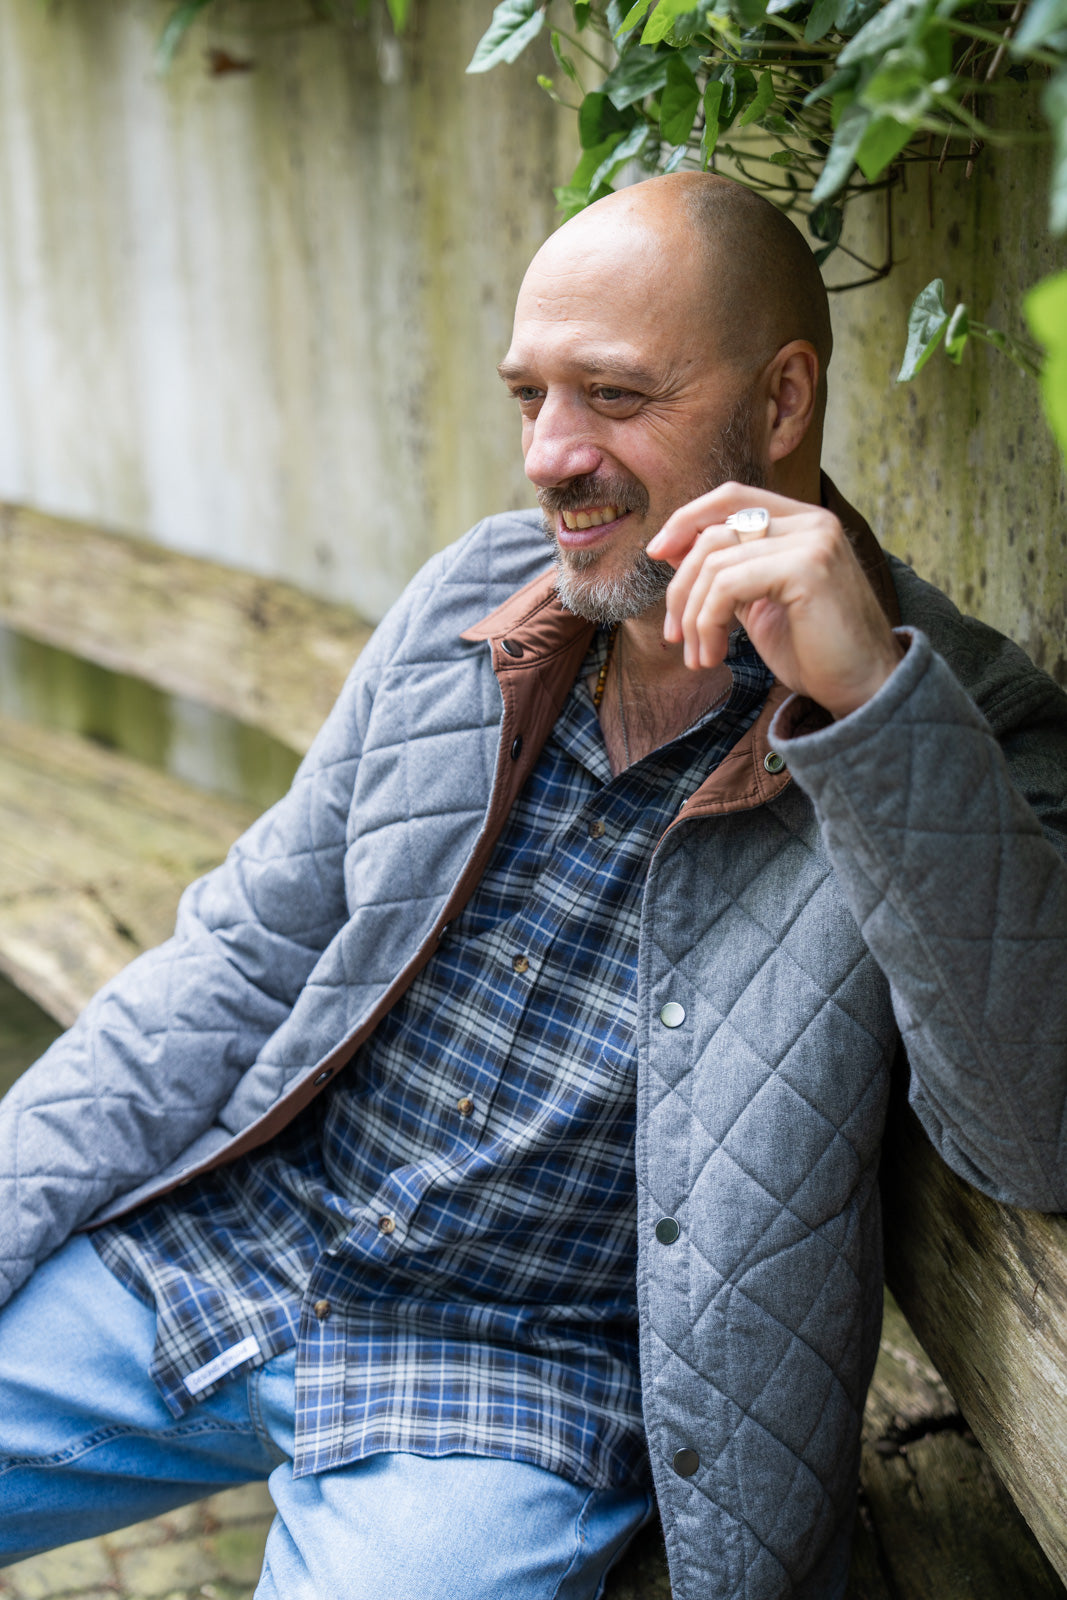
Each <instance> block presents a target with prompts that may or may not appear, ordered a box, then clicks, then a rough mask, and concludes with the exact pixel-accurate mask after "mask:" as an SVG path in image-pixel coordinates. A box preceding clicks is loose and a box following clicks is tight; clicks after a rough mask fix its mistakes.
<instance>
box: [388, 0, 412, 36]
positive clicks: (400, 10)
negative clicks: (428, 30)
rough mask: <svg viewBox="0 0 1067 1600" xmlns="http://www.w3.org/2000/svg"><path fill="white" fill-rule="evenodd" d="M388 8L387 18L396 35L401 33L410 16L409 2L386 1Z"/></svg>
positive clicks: (409, 0)
mask: <svg viewBox="0 0 1067 1600" xmlns="http://www.w3.org/2000/svg"><path fill="white" fill-rule="evenodd" d="M386 3H387V4H388V7H389V17H390V20H391V21H392V24H393V28H394V29H395V31H396V32H397V33H403V31H404V29H405V28H406V27H407V25H408V17H409V16H410V15H411V0H386Z"/></svg>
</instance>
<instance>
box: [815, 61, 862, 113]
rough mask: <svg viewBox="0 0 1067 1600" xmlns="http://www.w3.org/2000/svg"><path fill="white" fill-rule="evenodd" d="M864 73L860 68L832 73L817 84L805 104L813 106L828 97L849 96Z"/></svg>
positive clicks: (847, 68) (846, 68)
mask: <svg viewBox="0 0 1067 1600" xmlns="http://www.w3.org/2000/svg"><path fill="white" fill-rule="evenodd" d="M861 77H862V73H861V72H860V69H859V67H845V68H844V70H843V71H841V72H831V74H830V76H829V77H828V78H825V79H824V80H823V82H822V83H817V84H816V85H815V88H814V89H811V90H809V92H808V93H807V94H806V95H805V96H804V104H805V105H806V106H813V105H814V104H815V102H816V101H817V100H825V99H826V97H827V95H835V94H847V93H848V92H849V91H850V90H852V89H854V88H855V87H856V85H857V84H858V83H859V81H860V78H861Z"/></svg>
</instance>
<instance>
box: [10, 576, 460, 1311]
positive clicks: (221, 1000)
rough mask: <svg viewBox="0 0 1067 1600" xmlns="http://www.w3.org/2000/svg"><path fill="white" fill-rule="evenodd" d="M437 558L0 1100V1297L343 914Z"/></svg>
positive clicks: (171, 1120)
mask: <svg viewBox="0 0 1067 1600" xmlns="http://www.w3.org/2000/svg"><path fill="white" fill-rule="evenodd" d="M439 565H440V558H437V559H435V561H434V562H433V563H431V564H430V567H429V568H428V569H424V572H423V574H421V575H420V577H419V578H416V579H415V580H414V583H413V584H412V585H411V586H410V587H409V589H408V591H407V592H406V594H405V595H404V596H403V597H402V598H401V600H400V601H398V602H397V605H396V606H395V607H394V608H393V611H392V612H391V613H390V614H389V616H388V617H387V618H386V619H385V621H384V622H382V623H381V624H380V625H379V627H378V629H377V630H376V631H375V634H374V636H373V637H372V639H371V641H370V642H369V644H368V645H367V646H366V648H365V649H364V651H363V653H362V655H361V656H360V659H359V661H358V662H357V664H356V667H355V668H354V669H353V672H352V674H351V675H350V677H349V679H348V682H347V684H346V685H345V687H344V689H343V691H342V693H341V695H340V698H339V699H338V701H337V704H336V705H335V707H334V709H333V711H332V712H331V714H330V716H329V718H328V719H327V721H326V723H325V725H324V726H323V728H322V730H321V731H320V733H319V734H318V736H317V738H316V739H315V741H314V743H313V745H312V747H311V749H310V750H309V752H308V754H307V756H306V757H305V759H304V761H303V762H302V763H301V766H300V768H299V770H298V771H297V774H296V776H295V778H294V781H293V784H292V787H291V789H290V791H289V793H288V794H287V795H286V796H285V797H284V799H282V800H281V801H279V803H278V804H277V805H276V806H274V807H273V808H272V809H271V810H270V811H268V812H267V813H266V814H265V815H264V816H262V817H261V818H260V819H259V820H258V821H257V822H256V823H255V824H253V826H252V827H251V828H250V829H249V830H248V832H247V833H245V834H244V835H243V836H242V837H241V838H240V839H239V840H238V841H237V843H236V844H235V845H234V846H233V848H232V849H231V850H230V852H229V854H228V856H227V858H226V860H225V862H224V863H223V864H222V865H221V866H219V867H218V868H216V869H215V871H213V872H211V873H209V874H208V875H207V876H206V877H204V878H202V879H200V880H199V881H197V882H196V883H194V884H193V885H192V886H191V887H190V888H189V889H187V890H186V892H185V894H184V895H183V897H182V900H181V903H180V906H179V910H178V916H177V923H176V927H175V931H174V934H173V936H172V938H170V939H169V940H168V941H167V942H166V943H165V944H163V945H160V946H159V947H158V948H157V949H155V950H150V951H148V952H146V953H145V954H144V955H142V956H140V957H138V958H137V959H136V960H135V961H133V962H132V963H131V964H130V965H129V966H128V967H126V968H125V969H124V971H122V972H121V973H119V974H118V976H117V977H116V978H115V979H114V980H113V981H112V982H111V983H109V984H107V985H106V986H105V987H104V988H103V989H102V990H100V992H99V993H98V994H97V995H96V996H95V997H94V998H93V1000H92V1001H90V1003H89V1005H88V1006H87V1007H86V1008H85V1010H84V1011H83V1013H82V1015H81V1016H80V1017H79V1019H78V1021H77V1022H76V1023H75V1024H74V1026H73V1027H72V1028H71V1029H69V1031H68V1032H67V1033H65V1034H63V1035H62V1037H61V1038H59V1039H57V1040H56V1042H55V1043H54V1044H53V1045H52V1046H51V1048H50V1049H49V1050H48V1051H47V1052H46V1053H45V1055H44V1056H42V1057H41V1059H40V1060H39V1061H38V1062H36V1063H35V1064H34V1065H33V1066H32V1067H31V1068H30V1069H29V1070H28V1071H27V1072H26V1073H24V1074H23V1076H22V1077H21V1078H20V1079H19V1080H18V1081H17V1082H16V1083H15V1085H14V1087H13V1088H12V1089H11V1090H10V1091H9V1093H8V1094H7V1095H6V1097H5V1098H4V1100H3V1101H2V1102H0V1304H2V1303H3V1302H4V1301H5V1300H6V1299H7V1298H8V1297H9V1296H10V1295H11V1294H12V1293H13V1292H14V1291H15V1289H17V1288H18V1286H19V1285H20V1284H21V1283H22V1282H23V1281H24V1280H25V1279H26V1278H27V1277H28V1276H29V1275H30V1273H31V1271H32V1270H33V1268H34V1266H35V1265H36V1264H37V1262H38V1261H41V1260H43V1259H44V1257H45V1256H47V1255H49V1254H51V1252H52V1251H53V1250H55V1249H56V1248H58V1246H59V1245H60V1244H62V1243H63V1241H64V1240H65V1239H66V1238H67V1237H68V1236H69V1234H70V1233H71V1232H73V1230H74V1229H75V1228H77V1227H79V1226H80V1225H81V1223H83V1222H85V1221H86V1220H87V1219H88V1218H89V1217H91V1216H92V1215H93V1214H94V1213H95V1212H96V1211H98V1210H99V1209H100V1208H101V1207H102V1206H104V1205H106V1204H107V1203H108V1202H109V1201H110V1200H111V1199H113V1198H114V1197H115V1196H116V1195H118V1194H121V1193H124V1192H126V1191H127V1190H128V1189H130V1188H133V1187H134V1186H136V1185H138V1184H140V1183H142V1182H144V1181H145V1180H146V1179H149V1178H151V1177H152V1176H153V1175H154V1174H156V1173H157V1172H159V1171H160V1170H162V1169H163V1168H165V1167H166V1166H167V1165H168V1163H169V1162H171V1161H172V1160H174V1159H175V1158H176V1157H177V1156H179V1155H180V1154H181V1152H182V1151H184V1150H185V1149H186V1148H187V1146H189V1145H190V1144H191V1143H192V1142H193V1141H194V1140H195V1139H197V1138H198V1137H199V1136H200V1135H201V1134H202V1133H203V1132H204V1130H205V1129H206V1128H208V1127H209V1126H210V1124H211V1123H212V1120H213V1118H214V1117H215V1114H216V1112H217V1110H218V1109H219V1107H220V1106H221V1105H222V1104H223V1103H224V1102H225V1101H226V1100H227V1099H228V1097H229V1096H230V1094H231V1092H232V1091H233V1089H234V1087H235V1085H236V1083H237V1081H238V1079H239V1078H240V1077H241V1075H242V1074H243V1073H244V1072H245V1071H246V1070H247V1068H248V1067H249V1066H250V1065H251V1064H252V1063H253V1062H254V1061H255V1060H256V1059H257V1057H258V1055H259V1054H260V1052H261V1051H262V1049H263V1047H264V1045H265V1044H266V1042H267V1040H268V1039H269V1038H270V1037H271V1035H272V1034H273V1033H274V1031H275V1030H276V1029H277V1028H278V1027H279V1026H280V1025H281V1024H282V1023H283V1022H284V1021H285V1019H286V1017H287V1016H288V1014H289V1011H290V1010H291V1008H292V1006H293V1004H294V1002H295V1000H296V998H297V996H298V995H299V993H300V991H301V989H302V988H303V986H304V984H305V982H306V980H307V977H308V975H309V973H310V972H311V970H312V969H313V967H314V966H315V963H316V962H317V960H318V959H319V956H320V955H321V953H322V951H323V950H324V949H325V948H326V946H327V944H328V943H329V942H330V940H331V939H332V938H333V937H334V935H335V934H336V933H337V931H338V930H339V928H341V927H342V926H343V924H344V922H345V920H346V896H345V889H344V875H343V869H344V857H345V844H346V829H347V825H348V820H349V810H350V806H351V798H352V790H353V782H354V775H355V768H356V763H357V761H358V758H359V751H360V746H361V741H362V738H363V734H364V732H365V727H366V721H367V718H368V716H369V712H370V706H371V703H372V700H373V693H374V685H375V682H376V680H377V678H378V676H379V675H380V672H381V670H382V667H383V664H384V663H386V662H387V661H388V659H389V655H390V651H391V649H392V648H394V647H395V645H396V643H397V641H398V640H399V639H401V638H402V637H403V634H404V629H405V626H406V624H407V622H408V620H409V619H410V616H411V613H412V610H413V609H417V606H418V603H419V600H420V597H421V596H424V595H425V593H426V590H427V587H428V585H429V584H430V583H431V582H432V579H433V574H434V571H435V569H436V568H437V567H438V566H439Z"/></svg>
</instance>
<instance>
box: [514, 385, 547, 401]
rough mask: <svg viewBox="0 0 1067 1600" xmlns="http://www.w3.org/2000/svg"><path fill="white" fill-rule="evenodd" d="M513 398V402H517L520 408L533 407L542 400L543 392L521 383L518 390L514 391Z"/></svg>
mask: <svg viewBox="0 0 1067 1600" xmlns="http://www.w3.org/2000/svg"><path fill="white" fill-rule="evenodd" d="M511 397H512V399H513V400H517V401H518V402H519V404H520V406H532V405H534V404H536V402H537V401H538V400H540V398H541V391H540V389H535V388H534V387H533V385H532V384H529V383H520V384H519V385H518V387H517V388H515V389H512V391H511Z"/></svg>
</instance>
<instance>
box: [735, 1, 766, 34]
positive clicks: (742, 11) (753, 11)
mask: <svg viewBox="0 0 1067 1600" xmlns="http://www.w3.org/2000/svg"><path fill="white" fill-rule="evenodd" d="M731 4H732V7H733V12H734V15H735V16H736V18H737V20H738V22H739V23H740V24H741V26H742V28H758V27H759V25H760V23H761V22H762V21H763V20H764V18H765V17H766V15H767V0H731Z"/></svg>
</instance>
